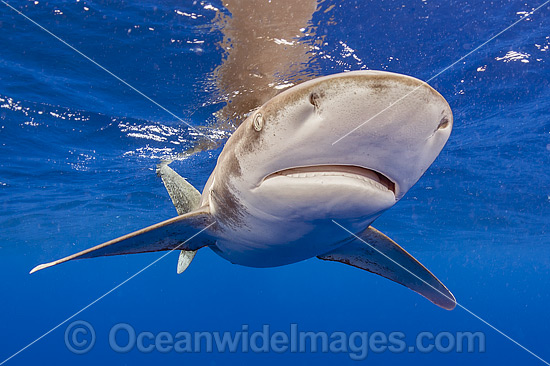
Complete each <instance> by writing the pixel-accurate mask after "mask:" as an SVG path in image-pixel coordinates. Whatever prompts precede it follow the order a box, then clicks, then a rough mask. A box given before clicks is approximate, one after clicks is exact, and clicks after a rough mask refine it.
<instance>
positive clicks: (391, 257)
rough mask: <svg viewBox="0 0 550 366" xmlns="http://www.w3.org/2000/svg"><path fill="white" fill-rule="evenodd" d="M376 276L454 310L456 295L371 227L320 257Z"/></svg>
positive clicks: (390, 240)
mask: <svg viewBox="0 0 550 366" xmlns="http://www.w3.org/2000/svg"><path fill="white" fill-rule="evenodd" d="M318 258H320V259H323V260H327V261H335V262H341V263H345V264H349V265H351V266H354V267H357V268H361V269H364V270H366V271H369V272H372V273H376V274H378V275H380V276H382V277H386V278H388V279H390V280H392V281H394V282H397V283H399V284H401V285H403V286H405V287H408V288H410V289H411V290H413V291H415V292H417V293H419V294H420V295H422V296H424V297H425V298H427V299H428V300H430V301H431V302H433V303H434V304H436V305H437V306H440V307H442V308H443V309H446V310H452V309H454V308H455V306H456V300H455V297H454V296H453V294H452V293H451V292H450V291H449V290H448V289H447V287H445V285H443V283H441V281H439V280H438V279H437V278H436V277H435V276H434V275H433V274H432V273H431V272H430V271H429V270H428V269H426V267H424V266H423V265H422V264H421V263H420V262H419V261H417V260H416V259H415V258H414V257H413V256H411V255H410V254H409V253H407V252H406V251H405V250H404V249H403V248H401V247H400V246H399V245H398V244H397V243H396V242H394V241H393V240H392V239H390V238H388V237H387V236H386V235H384V234H383V233H381V232H380V231H378V230H376V229H375V228H373V227H368V228H367V229H365V230H364V231H363V232H362V233H360V234H359V235H357V238H355V239H354V240H353V241H352V242H350V243H348V244H346V245H343V246H342V247H340V248H338V249H335V250H333V251H332V252H329V253H326V254H324V255H321V256H319V257H318Z"/></svg>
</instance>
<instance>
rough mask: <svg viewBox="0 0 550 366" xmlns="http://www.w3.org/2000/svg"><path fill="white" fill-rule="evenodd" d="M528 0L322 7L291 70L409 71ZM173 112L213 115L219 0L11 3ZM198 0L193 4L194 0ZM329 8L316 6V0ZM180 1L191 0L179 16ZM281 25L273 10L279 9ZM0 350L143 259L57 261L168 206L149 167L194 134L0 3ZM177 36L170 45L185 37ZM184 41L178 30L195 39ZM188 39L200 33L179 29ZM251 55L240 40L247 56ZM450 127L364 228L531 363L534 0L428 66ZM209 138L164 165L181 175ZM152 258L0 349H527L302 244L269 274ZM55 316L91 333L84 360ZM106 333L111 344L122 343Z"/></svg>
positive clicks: (540, 263) (544, 142)
mask: <svg viewBox="0 0 550 366" xmlns="http://www.w3.org/2000/svg"><path fill="white" fill-rule="evenodd" d="M542 3H543V1H541V0H539V1H527V2H524V1H521V2H520V1H504V0H498V1H491V2H486V1H476V2H473V1H451V2H445V3H440V2H437V1H434V0H425V1H420V0H414V1H362V0H361V1H355V2H354V1H346V2H342V3H340V2H338V1H325V2H323V3H321V4H320V5H319V9H318V10H317V11H316V12H315V13H314V14H313V17H312V19H311V21H310V23H309V25H310V26H311V29H314V30H315V32H314V34H313V33H312V34H310V36H308V37H304V39H303V40H302V41H303V42H304V43H306V44H310V45H314V44H315V45H320V47H321V48H320V50H321V51H322V53H321V52H318V53H316V54H315V55H313V57H312V58H311V59H310V60H309V61H308V62H309V63H308V65H306V71H307V72H309V73H311V74H314V75H317V76H321V75H327V74H331V73H336V72H342V71H347V70H358V69H365V68H368V69H378V70H387V71H393V72H399V73H404V74H408V75H412V76H415V77H417V78H420V79H423V80H429V79H431V78H432V77H433V76H434V75H436V74H438V73H439V72H440V71H442V70H445V68H446V67H448V66H449V65H452V64H453V63H455V62H456V61H457V60H460V59H461V57H463V56H464V55H467V54H468V53H469V52H471V51H473V50H474V49H475V48H476V47H478V46H480V45H482V44H483V43H484V42H485V41H487V40H489V39H490V38H491V37H493V36H494V35H496V34H497V33H499V32H500V31H502V30H503V29H505V28H506V27H508V26H509V25H511V24H512V23H514V22H515V21H517V20H519V19H520V18H521V17H522V16H523V15H524V14H525V13H524V12H528V11H531V10H533V9H534V8H536V7H538V6H539V5H541V4H542ZM10 4H11V5H12V6H14V7H15V8H16V9H18V10H20V11H22V12H23V13H24V14H26V15H27V16H29V17H30V18H32V19H33V20H35V21H37V22H38V23H40V24H41V25H42V26H43V27H45V28H47V29H48V30H50V31H51V32H53V33H55V34H56V35H57V36H58V37H60V38H62V39H63V40H65V41H66V42H68V43H69V44H71V45H73V46H74V47H76V48H77V49H78V50H80V51H81V52H83V53H84V54H86V55H88V56H89V57H91V58H92V59H94V60H95V61H96V62H98V63H99V64H101V65H103V66H104V67H106V68H107V69H108V70H110V71H111V72H113V73H114V74H116V75H118V76H120V77H121V78H122V79H124V80H125V81H126V82H128V83H130V84H131V85H133V86H134V87H136V88H138V89H139V90H141V91H142V92H143V93H145V94H146V95H148V96H149V97H151V98H152V99H154V100H155V101H157V102H158V103H159V104H161V105H163V106H164V107H165V108H166V109H168V110H170V111H172V112H173V113H174V114H176V115H178V116H180V117H181V118H182V120H183V121H185V122H187V123H189V124H191V125H193V126H209V127H210V128H211V130H210V131H212V130H216V120H215V118H214V117H213V115H212V113H213V112H215V111H217V110H218V109H220V108H221V107H222V106H223V100H222V99H220V95H219V92H217V91H216V87H215V83H214V80H213V75H214V74H213V73H214V70H215V69H216V67H217V66H219V65H220V64H221V63H222V62H223V60H224V57H225V52H224V50H223V49H222V48H221V47H220V46H219V42H220V41H221V40H222V39H223V35H222V32H221V30H220V29H219V27H217V26H215V25H213V24H214V23H215V18H216V10H215V9H213V8H217V9H218V11H219V12H223V13H225V14H228V11H227V10H226V9H224V7H223V5H222V4H221V3H220V2H212V3H209V2H176V1H150V0H147V1H140V2H118V1H97V2H96V1H74V0H73V1H49V2H45V1H41V0H40V1H36V2H33V1H12V2H10ZM208 5H211V6H208ZM332 5H335V6H332ZM193 14H194V15H193ZM279 26H284V24H282V25H279ZM0 30H1V37H0V208H1V210H0V253H1V254H0V275H1V277H2V278H3V280H2V281H1V282H0V293H1V294H2V296H1V301H0V324H1V328H0V329H1V330H0V363H1V362H2V361H3V360H5V359H7V358H8V357H10V356H11V355H13V354H14V353H16V352H17V351H19V350H20V349H21V348H23V347H25V346H26V345H28V344H29V343H31V342H32V341H34V340H35V339H37V338H38V337H40V336H42V335H43V334H45V333H46V332H48V331H49V330H50V329H52V328H53V327H55V326H57V325H58V324H60V323H61V322H63V321H64V320H65V319H67V318H68V317H70V316H71V315H73V314H74V313H76V312H77V311H79V310H81V309H82V308H83V307H85V306H86V305H88V304H90V303H91V302H93V301H94V300H96V299H98V298H99V297H100V296H102V295H104V294H105V293H107V292H108V291H109V290H111V289H113V288H114V287H115V286H117V285H119V284H120V283H121V282H123V281H125V280H126V279H127V278H128V277H130V276H132V275H134V274H135V273H137V272H138V271H140V270H141V269H142V268H144V267H145V266H147V265H149V264H150V263H151V262H153V261H154V260H156V259H158V258H160V257H161V255H162V253H153V254H140V255H131V256H120V257H110V258H99V259H93V260H82V261H77V262H74V263H68V264H64V265H62V266H59V267H55V268H51V269H49V270H44V271H42V272H39V273H37V274H33V275H29V274H28V271H29V270H30V269H31V268H32V267H34V266H35V265H37V264H39V263H43V262H45V261H50V260H53V259H57V258H60V257H62V256H65V255H69V254H72V253H74V252H77V251H79V250H82V249H85V248H88V247H90V246H93V245H96V244H98V243H101V242H104V241H106V240H109V239H112V238H115V237H117V236H120V235H123V234H125V233H128V232H131V231H133V230H136V229H139V228H142V227H145V226H147V225H150V224H153V223H156V222H158V221H161V220H164V219H167V218H170V217H173V216H174V215H175V210H174V208H173V206H172V204H171V201H170V199H169V197H168V194H167V193H166V191H165V189H164V187H163V185H162V182H161V181H160V179H159V178H157V177H156V175H155V173H154V169H155V165H156V164H157V163H158V161H159V159H160V158H162V157H164V156H172V157H174V156H176V155H177V154H178V153H181V152H183V151H185V150H186V149H188V148H191V147H192V146H194V144H195V143H196V141H197V136H196V135H195V134H193V132H192V131H191V130H190V129H189V128H188V126H186V125H185V124H184V123H182V121H180V120H177V119H176V118H174V117H173V116H172V115H170V114H168V113H166V112H165V111H163V110H162V109H160V108H159V107H158V106H156V105H154V104H153V103H151V102H149V101H148V100H146V99H144V98H143V97H142V96H140V95H139V94H137V93H136V92H135V91H133V90H131V89H130V88H128V87H127V86H126V85H124V84H122V83H121V82H119V81H117V80H116V79H114V78H113V77H112V76H110V75H109V74H107V73H106V72H105V71H104V70H101V69H100V68H98V67H97V66H95V65H94V64H92V63H91V62H90V61H88V60H86V59H85V58H83V57H82V56H81V55H79V54H77V53H76V52H75V51H73V50H71V49H69V48H68V47H67V46H65V45H63V44H62V43H60V42H59V41H58V40H56V39H55V38H53V37H52V36H51V35H49V34H47V33H46V32H44V31H43V30H41V29H40V28H38V27H37V26H36V25H34V24H32V23H31V22H30V21H29V20H27V19H25V18H23V17H22V16H21V15H19V14H17V13H16V12H14V11H13V10H10V9H9V8H8V7H6V6H5V5H4V4H0ZM187 41H190V43H188V42H187ZM196 41H199V42H196ZM200 41H204V42H200ZM248 61H249V62H250V63H251V64H253V63H254V57H253V55H251V57H250V59H249V60H248ZM430 84H431V85H432V86H433V87H434V88H435V89H437V90H438V91H439V92H440V93H441V94H442V95H443V96H444V97H445V98H446V99H447V100H448V102H449V104H450V105H451V107H452V109H453V112H454V118H455V124H454V130H453V133H452V135H451V138H450V139H449V142H448V144H447V146H446V147H445V148H444V150H443V152H442V153H441V155H440V156H439V158H438V159H437V160H436V161H435V163H434V164H433V165H432V167H431V168H430V169H429V170H428V172H427V173H426V174H425V175H424V177H423V178H422V179H421V180H420V181H419V182H418V184H417V185H416V186H415V187H414V188H413V189H411V191H410V192H409V193H408V194H407V196H406V197H405V198H404V199H403V200H402V201H400V202H399V203H398V204H397V205H396V206H395V207H394V208H392V209H391V210H389V211H388V212H386V213H385V214H384V215H383V216H382V217H381V218H380V219H379V220H378V221H377V222H376V223H375V224H376V225H375V226H376V227H377V228H378V229H380V230H382V231H384V232H385V233H387V234H388V235H389V236H391V237H392V238H393V239H395V240H396V241H397V242H398V243H400V244H401V245H402V246H404V247H405V248H406V249H407V250H409V251H410V252H411V253H412V254H413V255H415V256H416V257H417V258H418V259H419V260H420V261H421V262H422V263H423V264H424V265H426V267H427V268H429V269H430V270H432V272H434V274H436V275H437V276H438V277H439V278H440V279H441V280H442V282H443V283H445V284H446V285H447V287H448V288H449V289H450V290H451V291H452V292H453V293H454V295H455V296H456V298H457V300H458V302H459V303H460V304H461V305H463V306H464V307H466V308H467V309H468V310H470V311H471V312H473V313H475V314H476V315H478V316H479V317H481V318H483V319H484V320H485V321H487V322H488V323H490V324H492V325H493V326H494V327H496V328H498V329H499V330H500V331H502V332H504V333H506V334H507V335H508V336H509V337H511V338H513V339H514V340H515V341H517V342H519V343H520V344H522V345H523V346H524V347H526V348H528V349H529V350H531V351H532V352H534V353H535V354H537V355H539V356H540V357H541V358H543V359H545V360H547V361H548V360H550V351H549V350H548V349H549V348H548V344H549V340H548V330H549V326H550V314H549V312H548V307H547V304H548V303H549V302H550V291H549V290H550V276H549V272H550V236H549V233H550V170H549V169H548V168H549V165H550V112H549V111H550V6H548V5H546V6H544V7H542V8H540V9H539V10H537V11H536V12H535V13H534V14H532V15H529V16H528V18H526V19H525V20H523V21H521V22H520V23H518V24H517V25H515V26H513V27H512V28H511V29H509V30H507V31H506V32H504V33H502V34H501V35H499V36H498V37H496V38H495V39H493V40H492V41H490V42H488V43H487V44H485V45H483V46H482V47H481V48H479V49H478V50H475V51H474V52H473V53H471V54H470V55H469V56H468V57H466V58H464V59H463V60H461V61H460V62H458V63H456V64H455V65H454V66H452V67H451V68H449V69H447V70H445V71H444V72H442V73H441V74H440V75H438V76H437V77H435V78H433V79H432V80H430ZM219 152H220V149H216V150H210V151H205V152H202V153H199V154H197V155H193V156H191V157H190V158H187V159H179V160H176V161H175V162H174V163H173V164H172V165H171V166H172V167H173V168H174V169H175V170H177V171H178V172H180V173H181V174H182V175H183V176H184V177H186V178H188V180H189V181H190V182H191V183H192V184H194V185H195V186H196V187H197V188H199V189H201V188H202V187H203V186H204V184H205V182H206V179H207V178H208V176H209V174H210V172H211V171H212V169H213V167H214V166H215V163H216V157H217V155H218V154H219ZM176 262H177V254H176V253H171V254H169V255H168V256H167V257H165V258H163V259H161V260H160V261H158V262H157V263H155V264H154V265H152V266H151V267H149V268H147V269H146V270H145V271H143V272H142V273H140V274H139V275H137V276H135V277H134V278H132V279H131V280H130V281H128V282H126V283H125V284H123V285H122V286H120V287H119V288H117V289H116V290H115V291H113V292H112V293H109V294H108V295H107V296H105V297H104V298H102V299H101V300H99V301H97V303H95V304H94V305H92V306H90V307H89V308H87V309H86V310H84V311H82V312H81V313H79V314H78V315H76V316H75V317H74V318H73V319H71V320H70V321H68V322H67V323H64V324H62V325H61V326H59V327H58V328H57V329H55V330H53V331H52V332H51V333H49V334H47V335H46V336H44V337H43V338H42V339H40V340H39V341H37V342H36V343H34V344H32V345H31V346H29V347H28V348H27V349H25V350H24V351H22V352H21V353H19V354H17V355H16V356H14V357H13V358H12V359H10V360H9V361H7V362H6V364H7V365H11V364H13V365H18V364H19V365H27V364H31V363H37V362H40V363H46V364H51V363H55V364H75V363H78V364H90V365H92V364H93V365H96V364H97V363H98V362H102V363H108V364H132V365H133V364H151V363H163V364H169V365H172V364H201V365H202V364H210V365H218V364H245V363H259V362H261V363H262V364H268V365H279V364H281V363H287V364H303V363H305V362H307V363H316V364H334V363H342V364H347V363H357V362H358V361H353V360H352V359H351V358H350V357H349V355H348V353H345V352H341V353H338V352H332V353H330V352H329V353H322V352H316V353H313V352H305V353H292V352H290V351H288V352H283V353H277V352H269V353H254V352H237V353H229V352H214V353H207V352H189V353H178V352H174V351H172V352H167V353H163V352H160V351H158V350H154V351H153V352H151V353H142V352H139V351H138V350H136V349H134V350H132V351H130V352H129V353H123V354H121V353H117V352H115V351H114V350H113V349H112V348H111V347H110V345H109V339H108V337H109V332H110V330H111V329H112V327H113V326H114V325H115V324H118V323H122V322H123V323H128V324H130V325H131V326H132V327H133V328H134V329H135V331H136V332H137V333H139V332H143V331H148V332H152V333H153V334H155V335H156V334H158V333H159V332H163V331H164V332H168V333H170V334H173V335H175V334H176V333H177V332H180V331H187V332H196V331H207V332H224V331H228V332H237V331H241V330H242V327H243V325H248V326H249V329H250V332H251V333H252V332H253V331H257V330H261V329H262V326H263V325H264V324H268V325H270V327H271V331H272V332H275V331H283V332H287V333H288V331H289V329H290V327H291V324H298V327H299V328H300V329H301V330H305V331H315V332H319V331H324V332H329V333H332V332H335V331H341V332H346V334H351V333H352V332H354V331H359V332H369V333H373V332H376V331H380V332H383V333H385V334H389V333H390V332H394V331H399V332H403V333H404V334H406V337H407V341H408V342H409V341H410V342H412V343H413V344H414V339H415V337H416V335H417V334H418V333H419V332H422V331H428V332H432V333H433V334H438V333H439V332H444V331H446V332H451V333H456V332H461V331H462V332H467V331H470V332H476V331H480V332H483V333H484V335H485V341H486V349H485V352H473V353H468V352H462V353H460V352H456V351H451V352H447V353H444V352H436V351H433V352H429V353H423V352H406V351H405V352H400V353H396V352H390V351H386V352H382V353H378V354H376V353H374V352H370V353H369V355H368V357H367V359H366V361H362V362H363V363H365V362H368V363H370V364H374V365H379V364H392V365H393V364H398V365H401V364H407V365H414V364H422V365H435V364H440V363H445V364H446V365H463V364H465V363H468V364H471V365H474V364H475V365H487V364H518V363H519V364H522V365H543V364H544V363H543V362H542V361H541V360H539V359H537V358H536V357H534V356H533V355H531V354H529V353H528V352H526V351H525V350H523V349H522V348H520V347H519V346H518V345H516V344H514V343H512V342H511V341H510V340H509V339H507V338H505V337H504V336H503V335H501V334H499V333H498V332H497V331H495V330H494V329H492V328H491V327H489V326H488V325H487V324H485V323H483V322H482V321H480V320H479V319H477V318H476V317H474V316H473V315H472V314H470V313H468V312H467V311H465V310H463V309H462V308H459V307H457V308H456V309H455V310H453V311H451V312H448V311H445V310H442V309H439V308H438V307H436V306H434V305H433V304H431V303H430V302H429V301H427V300H425V299H424V298H422V297H420V296H418V295H417V294H415V293H414V292H412V291H410V290H408V289H406V288H404V287H402V286H399V285H397V284H395V283H393V282H390V281H388V280H385V279H383V278H381V277H378V276H374V275H371V274H368V273H366V272H362V271H359V270H356V269H354V268H351V267H348V266H345V265H341V264H335V263H327V262H322V261H319V260H316V259H311V260H308V261H305V262H302V263H297V264H294V265H289V266H285V267H280V268H272V269H253V268H246V267H241V266H236V265H232V264H230V263H229V262H226V261H224V260H223V259H221V258H220V257H218V256H216V255H215V254H214V253H212V252H211V251H207V250H201V251H200V252H199V253H198V255H197V257H196V258H195V260H194V262H193V263H192V265H191V267H190V268H189V270H188V271H187V272H185V273H184V274H182V275H176ZM73 320H85V321H87V322H89V323H90V324H91V325H92V326H93V327H94V329H95V333H96V343H95V345H94V347H93V348H92V349H91V350H90V351H89V352H87V353H86V354H83V355H77V354H74V353H72V352H71V351H70V350H69V349H68V348H67V346H66V344H65V340H64V339H65V338H64V337H65V330H66V329H67V325H68V324H70V323H71V322H72V321H73ZM121 343H123V342H122V341H121Z"/></svg>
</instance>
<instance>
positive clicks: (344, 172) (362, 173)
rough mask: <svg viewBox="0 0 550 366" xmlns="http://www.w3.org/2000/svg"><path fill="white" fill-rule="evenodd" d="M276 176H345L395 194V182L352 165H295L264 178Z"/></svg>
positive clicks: (372, 171)
mask: <svg viewBox="0 0 550 366" xmlns="http://www.w3.org/2000/svg"><path fill="white" fill-rule="evenodd" d="M276 176H285V177H289V178H318V177H346V178H353V179H358V180H361V181H363V182H366V183H368V184H370V185H372V186H374V187H376V188H377V189H380V190H383V191H391V192H393V193H394V194H395V183H393V182H392V181H391V180H390V179H389V178H387V177H386V176H384V175H382V174H381V173H378V172H376V171H374V170H371V169H367V168H363V167H359V166H354V165H314V166H305V167H295V168H289V169H284V170H280V171H277V172H275V173H273V174H270V175H268V176H267V177H265V179H266V180H267V179H269V178H272V177H276Z"/></svg>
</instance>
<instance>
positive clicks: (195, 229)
mask: <svg viewBox="0 0 550 366" xmlns="http://www.w3.org/2000/svg"><path fill="white" fill-rule="evenodd" d="M213 224H214V219H213V218H212V216H211V215H210V210H209V209H208V207H203V208H201V209H199V210H196V211H193V212H190V213H188V214H185V215H181V216H176V217H174V218H172V219H169V220H166V221H163V222H160V223H158V224H155V225H152V226H149V227H146V228H144V229H141V230H138V231H134V232H133V233H130V234H127V235H124V236H121V237H120V238H117V239H114V240H110V241H108V242H106V243H103V244H100V245H97V246H95V247H93V248H90V249H86V250H84V251H82V252H79V253H76V254H73V255H70V256H68V257H65V258H62V259H59V260H56V261H54V262H50V263H45V264H41V265H39V266H36V267H35V268H33V269H32V270H31V273H33V272H36V271H38V270H41V269H44V268H47V267H51V266H54V265H56V264H59V263H63V262H67V261H70V260H73V259H81V258H94V257H103V256H111V255H121V254H133V253H145V252H158V251H163V250H174V249H181V248H183V249H186V250H193V251H194V250H197V249H199V248H201V247H203V246H207V245H212V244H214V243H215V240H214V239H213V238H212V237H210V235H209V234H208V231H207V229H208V228H209V227H211V226H212V225H213Z"/></svg>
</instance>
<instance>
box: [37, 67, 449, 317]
mask: <svg viewBox="0 0 550 366" xmlns="http://www.w3.org/2000/svg"><path fill="white" fill-rule="evenodd" d="M452 123H453V117H452V112H451V109H450V107H449V105H448V104H447V102H446V100H445V99H444V98H443V97H442V96H441V95H440V94H439V93H438V92H437V91H435V90H434V89H433V88H431V87H430V86H429V85H428V84H426V83H424V82H422V81H420V80H418V79H415V78H413V77H410V76H405V75H400V74H394V73H389V72H382V71H355V72H348V73H342V74H335V75H331V76H326V77H320V78H317V79H313V80H310V81H306V82H304V83H302V84H299V85H297V86H294V87H291V88H289V89H287V90H286V91H284V92H282V93H281V94H279V95H277V96H275V97H274V98H272V99H271V100H269V101H268V102H266V103H265V104H264V105H262V106H261V107H260V108H258V109H257V110H255V111H253V112H252V113H251V114H250V115H249V116H248V118H247V119H246V120H245V121H244V123H242V124H241V125H240V126H239V127H238V128H237V130H236V131H235V132H234V134H233V135H232V136H231V137H230V138H229V139H228V140H227V143H226V145H225V147H224V148H223V150H222V152H221V154H220V156H219V157H218V161H217V165H216V167H215V169H214V171H213V172H212V175H211V176H210V178H209V179H208V181H207V183H206V186H205V188H204V191H203V193H202V195H201V194H200V193H199V192H198V191H197V190H196V189H195V188H194V187H193V186H192V185H191V184H189V183H188V182H187V181H186V180H185V179H184V178H182V177H181V176H179V175H178V174H177V173H176V172H175V171H173V170H172V169H171V168H170V167H169V166H168V165H167V164H161V165H160V166H159V169H158V174H159V175H160V176H161V177H162V179H163V182H164V184H165V186H166V188H167V190H168V193H169V194H170V196H171V198H172V202H173V203H174V205H175V206H176V209H177V211H178V214H179V216H176V217H174V218H172V219H169V220H166V221H163V222H160V223H158V224H155V225H152V226H149V227H147V228H144V229H141V230H138V231H136V232H133V233H131V234H127V235H124V236H122V237H120V238H117V239H114V240H111V241H108V242H106V243H104V244H100V245H98V246H95V247H93V248H90V249H87V250H84V251H82V252H80V253H76V254H73V255H71V256H68V257H66V258H63V259H59V260H57V261H54V262H51V263H46V264H41V265H39V266H37V267H35V268H34V269H33V270H32V271H31V273H32V272H35V271H38V270H40V269H43V268H46V267H50V266H53V265H56V264H59V263H62V262H66V261H69V260H72V259H80V258H92V257H99V256H111V255H121V254H130V253H142V252H154V251H166V250H174V249H182V251H181V254H180V259H179V262H178V272H179V273H181V272H183V271H184V270H185V269H186V268H187V266H188V265H189V263H190V262H191V260H192V259H193V257H194V255H195V252H196V251H197V250H198V249H200V248H203V247H209V248H211V249H212V250H213V251H214V252H216V253H217V254H219V255H220V256H221V257H223V258H225V259H227V260H228V261H230V262H232V263H236V264H241V265H244V266H250V267H275V266H282V265H285V264H289V263H295V262H299V261H302V260H305V259H308V258H312V257H318V258H320V259H323V260H328V261H337V262H342V263H345V264H349V265H351V266H354V267H358V268H361V269H364V270H366V271H369V272H373V273H376V274H378V275H381V276H383V277H386V278H388V279H390V280H393V281H395V282H398V283H400V284H402V285H404V286H406V287H408V288H410V289H412V290H414V291H416V292H418V293H419V294H421V295H422V296H424V297H426V298H427V299H428V300H430V301H432V302H433V303H435V304H436V305H438V306H440V307H442V308H445V309H449V310H450V309H453V308H454V307H455V305H456V301H455V298H454V297H453V295H452V294H451V292H450V291H449V290H448V289H447V288H446V287H445V286H444V285H443V284H442V283H441V282H440V281H439V280H438V279H437V278H436V277H435V276H434V275H433V274H432V273H431V272H430V271H428V270H427V269H426V268H425V267H424V266H423V265H422V264H420V263H419V262H418V261H417V260H416V259H415V258H413V257H412V256H411V255H410V254H409V253H407V252H406V251H405V250H404V249H403V248H401V247H400V246H399V245H398V244H397V243H395V242H394V241H393V240H391V239H390V238H388V237H387V236H386V235H384V234H383V233H381V232H380V231H378V230H376V229H374V228H373V227H371V226H370V225H371V224H372V222H373V221H374V220H376V218H378V217H379V216H380V215H381V214H382V213H383V212H384V211H386V210H387V209H389V208H391V207H392V206H393V205H394V204H395V203H396V202H397V201H399V200H400V199H401V198H402V197H403V196H404V195H405V193H407V191H408V190H409V189H410V188H411V187H412V186H413V185H414V184H415V183H416V181H418V179H419V178H420V177H421V176H422V174H423V173H424V172H425V171H426V169H428V167H429V166H430V165H431V164H432V162H433V161H434V160H435V158H436V157H437V156H438V155H439V153H440V151H441V149H442V148H443V146H444V145H445V143H446V142H447V139H448V138H449V135H450V133H451V129H452ZM350 131H353V132H352V133H350ZM343 136H345V138H343V139H341V137H343ZM339 139H341V141H338V142H337V143H335V141H337V140H339ZM343 228H346V230H344V229H343ZM348 230H349V231H348ZM199 232H200V233H199ZM350 232H351V233H354V234H355V235H351V234H350ZM197 233H199V234H198V235H197Z"/></svg>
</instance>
